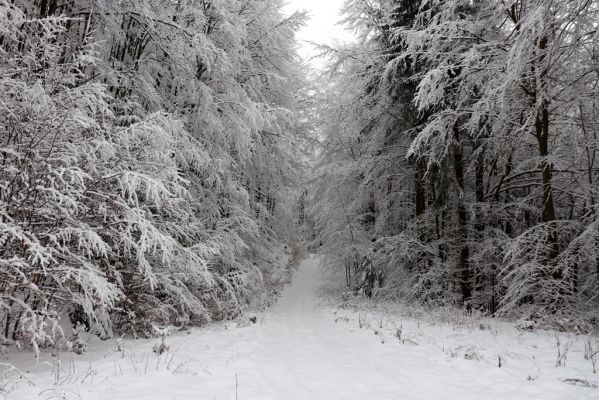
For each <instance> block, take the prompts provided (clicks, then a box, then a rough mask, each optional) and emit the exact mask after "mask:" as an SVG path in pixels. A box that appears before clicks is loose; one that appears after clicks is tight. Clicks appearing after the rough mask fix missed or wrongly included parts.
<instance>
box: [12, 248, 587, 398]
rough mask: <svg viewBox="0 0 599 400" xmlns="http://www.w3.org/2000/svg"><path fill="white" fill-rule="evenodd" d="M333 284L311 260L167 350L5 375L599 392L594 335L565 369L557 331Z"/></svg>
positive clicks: (208, 393) (331, 393)
mask: <svg viewBox="0 0 599 400" xmlns="http://www.w3.org/2000/svg"><path fill="white" fill-rule="evenodd" d="M323 281H324V278H323V275H322V274H321V273H320V271H319V268H318V259H317V258H315V257H313V258H310V259H308V260H306V261H304V262H303V263H302V265H301V266H300V268H299V270H298V272H297V273H296V275H295V278H294V280H293V283H292V285H291V286H289V287H287V288H286V289H285V291H284V293H283V295H282V297H281V298H280V300H279V301H278V303H277V304H276V305H275V306H273V307H272V308H271V309H270V310H268V311H267V312H265V313H264V314H261V315H258V316H257V320H256V323H253V322H251V321H249V320H248V321H247V322H246V323H240V322H227V323H223V324H218V325H214V326H211V327H209V328H203V329H194V330H191V331H189V332H187V333H179V334H176V335H173V336H170V337H168V338H167V339H166V342H165V343H166V345H168V346H170V349H169V350H168V351H167V352H165V353H164V354H162V355H160V356H158V355H157V354H155V353H154V352H153V351H152V348H153V346H155V345H156V344H157V343H159V342H160V341H159V340H157V339H152V340H125V341H119V342H118V343H117V341H115V340H112V341H104V342H102V341H100V340H96V339H94V340H92V341H91V342H90V343H89V344H88V351H87V352H86V353H84V354H82V355H76V354H73V353H61V354H59V356H58V357H52V356H51V355H49V354H45V355H42V357H41V359H40V362H39V363H38V364H37V365H36V363H35V360H34V358H33V355H32V354H29V353H21V354H10V355H9V356H8V360H3V362H6V363H8V362H10V363H12V364H13V365H15V366H16V367H17V368H18V369H19V370H21V371H22V373H23V375H24V376H26V379H25V378H23V377H21V378H18V379H17V375H16V374H17V372H15V371H13V372H11V373H9V374H8V375H5V376H4V377H2V374H0V388H2V387H3V385H4V386H5V389H4V391H3V392H0V393H3V395H4V397H5V398H7V399H15V400H17V399H19V400H20V399H143V400H152V399H165V400H166V399H178V400H183V399H194V400H196V399H198V400H200V399H206V400H221V399H238V400H252V399H261V400H268V399H277V400H294V399H306V400H307V399H323V400H325V399H326V400H334V399H361V400H362V399H380V400H382V399H393V400H410V399H418V400H423V399H443V400H446V399H486V400H495V399H510V400H516V399H543V400H549V399H563V400H574V399H599V389H597V388H593V387H592V385H596V384H597V383H598V382H599V375H598V374H593V372H592V364H591V361H589V360H585V358H584V344H585V341H586V340H587V339H588V338H587V337H584V336H576V335H573V334H564V333H561V334H559V339H560V347H561V350H562V352H563V351H564V349H565V348H566V347H568V351H567V354H566V359H565V360H563V363H565V366H556V361H557V345H556V343H557V340H556V334H555V333H554V332H546V331H540V332H522V331H518V330H516V329H515V328H513V327H512V326H511V325H510V324H507V323H502V322H495V321H491V320H482V321H480V323H478V322H477V323H473V324H464V325H460V324H456V323H452V322H451V318H448V319H447V320H446V321H441V320H437V321H435V320H434V318H433V319H430V318H419V317H405V316H400V315H399V314H397V313H393V312H388V313H385V312H383V311H376V310H375V311H365V310H360V309H347V308H339V307H335V306H331V305H325V304H324V303H323V302H322V301H321V300H320V298H319V296H318V293H319V287H320V286H321V285H322V283H323ZM593 340H595V341H596V340H599V339H597V338H594V339H593V338H591V342H593ZM119 349H120V350H121V351H119ZM4 357H5V358H6V356H4ZM499 358H501V364H502V365H501V367H499ZM598 368H599V366H598ZM568 379H570V380H571V381H569V382H568V381H564V380H568ZM584 385H588V386H589V387H585V386H584ZM9 389H10V390H11V391H10V392H8V393H7V392H6V390H9ZM0 397H1V396H0Z"/></svg>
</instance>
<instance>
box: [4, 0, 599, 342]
mask: <svg viewBox="0 0 599 400" xmlns="http://www.w3.org/2000/svg"><path fill="white" fill-rule="evenodd" d="M283 10H284V1H283V0H176V1H172V2H163V1H156V0H126V1H110V0H64V1H62V0H0V142H1V143H0V157H1V159H2V166H1V167H0V344H2V343H19V344H23V343H25V344H27V346H31V347H32V348H34V349H35V350H38V349H39V348H40V347H52V346H55V343H56V339H57V338H58V337H62V336H64V335H65V332H64V331H65V330H66V329H65V328H68V329H70V327H71V325H72V326H75V327H78V328H76V329H85V330H86V331H88V332H90V333H91V334H94V335H98V336H100V337H101V338H109V337H113V336H114V335H115V334H118V335H131V336H134V337H139V336H142V337H143V336H151V335H156V334H160V332H163V331H161V329H163V328H164V327H168V326H176V327H187V326H193V325H202V324H205V323H207V322H210V321H213V320H224V319H230V318H235V317H237V316H239V315H240V314H242V313H243V312H244V310H247V308H248V307H250V306H252V307H254V306H256V305H258V306H259V305H264V304H266V303H268V302H269V301H270V300H269V299H271V297H272V295H273V294H274V293H276V292H277V291H278V290H279V288H280V286H281V285H282V284H283V283H285V282H287V281H288V280H289V279H290V276H291V272H292V268H291V267H290V260H291V259H293V258H294V257H296V258H297V257H298V256H299V254H300V253H301V248H302V246H303V245H302V244H301V243H307V247H308V248H309V249H311V250H312V251H314V252H316V253H320V254H322V260H323V262H322V264H323V267H325V268H332V269H336V270H337V271H345V282H344V284H345V285H346V286H347V288H348V289H349V290H350V291H352V292H353V293H355V294H361V295H364V296H368V297H372V298H373V299H374V300H375V301H377V300H380V301H383V300H385V301H387V300H389V301H394V302H405V303H408V304H420V305H425V306H428V307H458V308H460V309H462V310H466V311H472V312H477V313H478V312H482V313H485V314H487V315H493V316H509V317H512V318H521V319H523V320H526V321H532V322H533V323H538V324H541V325H544V326H552V327H559V328H566V329H579V330H585V331H588V328H589V327H590V326H592V325H596V324H598V323H599V314H598V310H599V185H598V183H597V181H598V180H599V165H597V163H598V162H599V160H597V158H598V156H599V155H598V154H597V152H598V151H599V23H598V21H599V3H598V2H597V1H596V0H569V1H556V0H509V1H507V0H503V1H499V0H347V1H346V2H345V6H344V8H343V10H342V14H343V18H344V19H343V21H342V23H343V24H344V25H345V26H346V27H347V28H348V29H350V30H352V31H353V32H354V33H355V34H356V36H357V40H356V41H355V42H353V43H349V44H339V45H322V46H320V55H321V56H322V57H323V58H324V59H325V60H326V63H327V66H326V69H325V70H324V72H323V73H322V74H321V75H320V76H316V77H315V76H313V75H314V74H311V73H310V69H309V68H308V66H307V65H306V64H305V63H304V62H303V61H302V60H300V58H299V56H298V54H297V50H298V41H297V39H296V33H297V32H298V31H299V29H301V27H302V26H303V24H304V23H305V21H306V18H307V15H306V13H304V12H296V13H292V14H291V15H287V14H286V13H285V12H284V11H283ZM302 236H303V237H302ZM67 321H70V322H68V323H67Z"/></svg>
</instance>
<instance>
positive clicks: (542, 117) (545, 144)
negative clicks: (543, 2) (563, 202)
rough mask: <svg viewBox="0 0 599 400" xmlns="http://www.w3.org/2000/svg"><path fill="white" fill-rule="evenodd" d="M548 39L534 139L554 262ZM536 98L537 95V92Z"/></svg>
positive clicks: (541, 44)
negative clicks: (547, 64) (536, 145)
mask: <svg viewBox="0 0 599 400" xmlns="http://www.w3.org/2000/svg"><path fill="white" fill-rule="evenodd" d="M547 43H548V38H547V36H543V37H542V38H541V39H540V40H539V44H538V47H539V55H540V56H539V65H541V71H540V73H539V83H540V86H541V87H540V88H539V89H540V92H541V93H540V95H541V96H542V97H541V101H540V105H539V109H538V110H537V115H536V120H535V130H536V132H535V133H536V134H535V136H536V138H537V141H538V145H539V156H540V157H541V165H540V167H541V171H542V172H541V179H542V183H543V221H544V222H546V223H548V227H547V243H548V245H549V260H554V259H555V258H556V257H557V256H558V255H559V242H558V232H557V225H556V224H555V220H556V213H555V205H554V202H553V190H552V187H551V184H552V179H553V165H552V164H551V162H550V161H549V159H548V157H549V100H548V99H547V83H548V82H547V81H548V76H547V75H548V71H547V68H548V67H546V66H543V63H544V61H545V58H546V49H547ZM536 95H537V96H539V93H538V91H537V93H536ZM562 275H563V274H562V271H561V270H558V269H556V270H555V272H554V273H553V277H554V278H556V279H561V278H562Z"/></svg>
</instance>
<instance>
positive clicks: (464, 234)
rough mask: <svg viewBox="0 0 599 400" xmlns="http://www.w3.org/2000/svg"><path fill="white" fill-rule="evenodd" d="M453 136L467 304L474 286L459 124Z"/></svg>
mask: <svg viewBox="0 0 599 400" xmlns="http://www.w3.org/2000/svg"><path fill="white" fill-rule="evenodd" d="M453 134H454V139H455V142H456V143H455V145H454V146H453V147H454V150H453V165H454V171H455V178H456V182H457V184H458V190H459V193H458V196H457V199H456V200H457V214H458V215H457V216H458V235H457V242H458V249H459V250H458V253H459V255H458V259H457V265H456V269H457V271H458V275H459V283H460V292H461V296H462V298H461V302H462V304H467V303H468V301H469V300H470V299H471V297H472V286H471V282H470V280H471V279H470V275H471V273H470V265H469V258H470V249H469V248H468V216H467V213H466V207H465V205H464V189H465V184H464V155H463V149H462V146H461V144H460V130H459V126H458V123H457V122H456V124H455V125H454V127H453Z"/></svg>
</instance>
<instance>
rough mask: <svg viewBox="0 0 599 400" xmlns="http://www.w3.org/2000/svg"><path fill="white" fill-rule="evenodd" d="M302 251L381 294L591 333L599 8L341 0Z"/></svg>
mask: <svg viewBox="0 0 599 400" xmlns="http://www.w3.org/2000/svg"><path fill="white" fill-rule="evenodd" d="M343 12H344V21H343V22H344V23H345V24H346V26H348V27H349V28H350V29H352V30H354V31H355V32H356V33H357V35H358V37H359V40H358V43H357V44H353V45H348V46H323V47H322V48H321V50H322V52H323V54H324V55H325V56H329V58H330V60H331V62H330V64H329V70H328V74H326V75H325V76H324V78H323V82H322V84H321V86H320V89H321V90H320V91H319V94H318V97H319V104H320V107H319V118H320V127H321V129H320V131H319V134H320V135H321V137H322V140H323V149H322V151H321V156H320V158H319V162H318V165H317V167H316V178H315V183H314V188H313V190H312V191H311V193H312V194H311V195H310V196H311V201H312V205H311V211H310V212H309V213H308V214H307V215H306V216H307V218H308V222H309V224H310V225H311V226H312V227H313V229H314V230H315V232H314V237H313V242H312V246H313V247H314V248H318V249H320V251H321V252H322V253H323V254H324V255H325V262H326V264H327V265H328V266H330V267H332V268H338V269H341V270H345V273H346V278H347V285H348V286H349V287H351V288H352V289H354V290H358V291H361V292H363V293H365V294H366V295H369V296H373V297H374V298H379V299H391V300H400V301H406V302H413V303H421V304H426V305H429V306H457V307H464V308H465V309H468V310H480V311H483V312H485V313H488V314H493V315H508V316H513V317H520V318H523V319H527V320H531V321H537V322H541V323H548V324H551V325H553V326H559V327H588V324H592V323H597V322H598V321H599V319H598V314H597V312H598V309H599V307H598V301H599V299H598V295H599V219H598V217H599V216H598V213H599V208H598V205H597V203H598V201H599V198H598V196H599V191H598V189H599V185H598V183H597V180H598V179H599V166H598V165H597V155H598V154H597V151H598V150H599V149H598V145H599V138H598V135H599V31H598V28H599V24H598V21H599V3H597V1H593V0H569V1H555V0H509V1H507V0H503V1H498V0H446V1H441V0H422V1H421V0H348V1H346V2H345V8H344V10H343Z"/></svg>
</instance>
